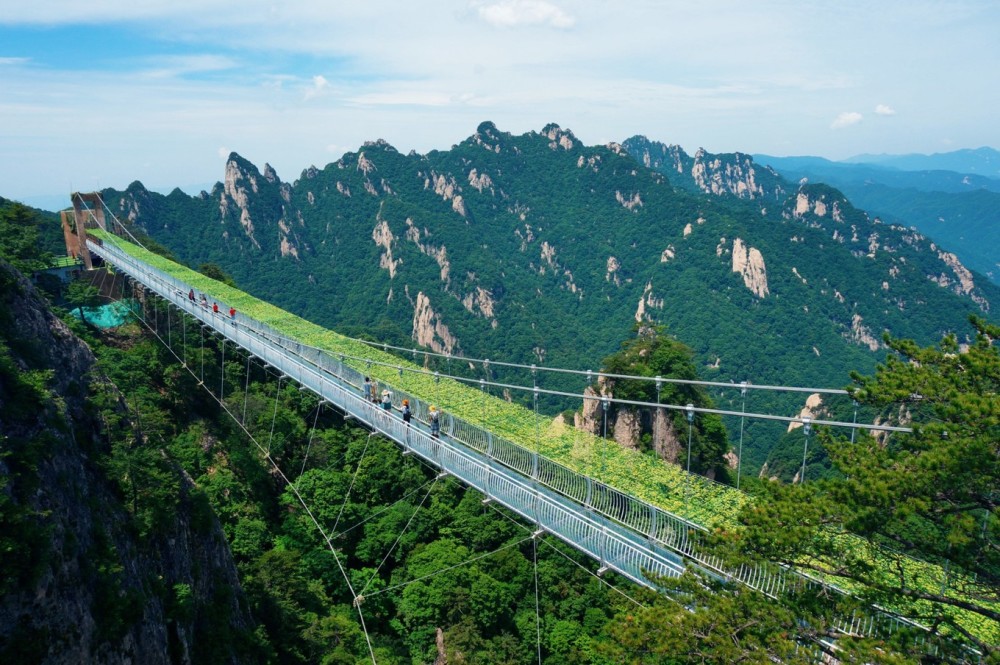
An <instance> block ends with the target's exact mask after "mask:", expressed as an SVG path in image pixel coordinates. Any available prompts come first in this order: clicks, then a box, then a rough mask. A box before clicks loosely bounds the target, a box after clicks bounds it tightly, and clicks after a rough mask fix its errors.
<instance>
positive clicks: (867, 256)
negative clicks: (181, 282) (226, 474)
mask: <svg viewBox="0 0 1000 665" xmlns="http://www.w3.org/2000/svg"><path fill="white" fill-rule="evenodd" d="M103 195H104V199H105V202H106V203H107V204H108V205H109V206H110V208H111V209H112V210H113V211H114V212H115V213H116V214H117V215H118V216H119V217H120V218H122V219H123V220H128V221H130V222H131V223H132V224H133V225H134V226H135V227H136V228H138V229H140V230H141V231H143V232H145V233H146V234H148V235H149V236H150V237H151V238H153V239H154V240H155V241H156V242H158V243H161V244H162V245H164V246H166V247H167V248H169V250H170V251H171V252H172V253H174V254H175V255H176V256H177V257H178V258H179V259H180V260H182V261H183V262H185V263H188V264H189V265H192V266H198V265H200V264H204V263H215V264H217V265H219V266H221V267H222V268H223V269H224V270H225V271H226V272H228V273H230V274H232V276H233V277H234V278H235V279H236V281H237V283H238V284H239V285H240V287H241V288H243V289H245V290H247V291H248V292H250V293H253V294H254V295H257V296H259V297H262V298H265V299H267V300H269V301H271V302H273V303H275V304H277V305H279V306H281V307H283V308H286V309H288V310H290V311H293V312H295V313H297V314H299V315H302V316H304V317H305V318H308V319H311V320H313V321H315V322H317V323H319V324H321V325H325V326H328V327H331V328H334V329H337V330H338V331H341V332H344V333H347V334H351V335H355V336H369V337H371V338H373V339H377V340H379V341H385V342H388V343H391V344H398V345H401V346H405V347H409V346H413V345H415V344H416V345H419V346H421V347H424V348H430V349H433V350H436V351H440V352H444V353H449V354H452V355H453V356H460V355H467V356H474V357H480V358H484V357H489V358H494V359H499V360H505V361H511V362H521V363H537V364H539V365H547V366H562V367H572V368H577V369H588V368H592V369H594V370H596V369H598V368H599V367H600V364H601V361H602V359H603V358H605V357H606V356H608V355H609V354H610V353H613V352H614V351H616V350H617V349H618V348H619V346H620V344H621V343H622V342H623V341H624V340H626V339H629V338H631V337H632V336H633V335H634V332H633V330H634V328H635V326H636V325H637V324H650V323H652V324H658V325H662V326H664V327H665V328H666V330H667V331H668V332H669V333H671V334H672V335H674V336H676V337H677V338H678V339H680V340H681V341H683V342H685V343H686V344H688V345H689V346H691V347H692V348H693V349H694V352H695V357H696V359H697V361H698V363H699V366H700V368H701V373H702V376H703V377H704V378H706V379H711V380H718V381H731V382H734V383H735V384H739V382H741V381H744V380H748V381H751V382H754V383H758V384H765V383H766V384H777V385H781V384H784V385H811V386H826V387H839V386H843V385H844V384H846V383H847V382H848V373H849V371H851V370H859V371H862V372H870V371H872V370H873V369H874V367H875V365H876V363H877V362H878V361H879V359H880V358H882V357H883V354H884V345H883V342H882V333H883V332H884V331H887V332H889V333H890V334H892V335H894V336H899V337H909V338H913V339H916V340H917V341H919V342H920V343H924V344H926V343H932V342H934V341H937V340H938V339H940V337H941V335H942V334H944V333H946V332H949V331H956V332H958V333H959V334H960V335H961V336H964V335H965V324H964V322H965V318H966V317H967V315H968V314H969V313H977V314H980V315H984V316H986V317H987V318H990V319H992V318H993V316H992V314H991V307H995V306H996V303H998V302H1000V286H998V285H996V284H994V283H992V282H990V281H989V280H988V279H985V278H983V277H982V276H980V275H978V274H976V273H974V272H972V271H970V270H969V269H968V268H966V266H965V265H964V264H963V262H962V261H960V260H959V258H958V257H957V256H956V255H955V254H954V253H951V252H950V251H948V250H946V249H944V248H943V247H941V246H939V245H938V244H937V243H935V242H933V241H932V240H930V239H929V238H928V237H926V236H925V235H924V234H923V233H921V232H919V231H917V230H915V229H913V228H911V227H910V225H909V224H903V223H899V222H895V221H889V220H887V219H881V218H879V217H875V216H872V215H870V214H868V213H866V212H865V211H864V210H862V209H860V208H858V207H856V206H855V205H854V204H853V203H852V201H851V200H849V198H848V197H847V196H845V194H844V193H843V192H841V191H840V190H839V189H836V188H834V187H831V186H829V185H827V184H820V183H813V182H804V183H802V182H798V181H792V180H789V179H787V178H785V177H783V176H782V174H781V172H780V171H779V170H777V169H776V168H772V167H769V166H761V165H760V164H759V163H758V162H757V161H756V160H754V158H753V157H751V156H750V155H747V154H742V153H730V154H709V153H707V152H705V151H703V150H699V151H697V152H696V153H695V154H694V155H689V154H687V153H686V152H684V150H683V149H681V148H680V147H678V146H670V145H665V144H662V143H658V142H654V141H650V140H649V139H646V138H644V137H641V136H637V137H633V138H630V139H628V140H626V141H625V142H623V143H621V144H618V143H609V144H607V145H598V146H587V145H584V144H583V143H581V142H580V141H579V140H577V139H576V137H575V136H574V135H573V133H572V132H571V131H569V130H565V129H562V128H561V127H559V126H558V125H555V124H550V125H547V126H546V127H544V128H542V130H541V131H538V132H534V131H533V132H528V133H526V134H523V135H520V136H515V135H512V134H510V133H506V132H503V131H501V130H500V129H498V128H497V127H496V126H495V125H494V124H493V123H490V122H484V123H482V124H480V126H479V127H478V128H477V130H476V132H475V133H474V134H473V135H471V136H470V137H468V138H467V139H465V140H464V141H462V142H460V143H458V144H456V145H454V146H453V147H452V148H451V149H450V150H446V151H432V152H430V153H428V154H426V155H421V154H416V153H413V152H411V153H409V154H402V153H400V152H399V151H397V150H396V149H395V148H393V147H392V146H391V145H389V144H388V143H386V142H384V141H373V142H369V143H366V144H364V145H363V146H361V147H360V148H359V149H358V150H357V151H353V152H348V153H346V154H344V155H343V157H341V158H340V159H339V160H337V161H336V162H333V163H331V164H328V165H326V166H325V167H323V168H316V167H309V168H306V169H305V170H303V171H302V172H301V173H300V174H299V176H298V177H297V178H295V179H294V180H292V181H283V180H282V179H281V178H280V177H279V176H278V174H277V173H276V172H275V171H274V169H273V168H271V167H270V166H269V165H267V164H265V165H264V167H263V169H259V168H258V167H256V166H255V165H253V164H251V163H250V162H248V161H247V160H245V159H243V158H242V157H240V156H239V155H238V154H235V153H233V154H231V155H230V157H229V159H228V161H227V163H226V168H225V174H224V178H223V180H222V181H220V182H219V183H217V184H216V185H215V186H214V187H213V188H212V190H211V191H203V192H201V193H200V194H199V195H196V196H189V195H187V194H184V193H183V192H181V191H180V190H174V191H173V192H171V193H170V194H169V195H166V196H164V195H161V194H157V193H154V192H150V191H148V190H147V189H146V188H145V187H143V185H142V184H141V183H139V182H135V183H133V184H132V185H130V186H129V187H128V188H127V189H126V190H124V191H116V190H111V189H108V190H105V191H104V192H103ZM549 376H550V375H546V378H545V379H544V381H546V382H549V383H548V385H547V386H546V387H552V388H557V389H561V390H566V391H571V392H576V393H580V392H582V391H583V389H584V387H585V386H584V385H582V383H581V382H580V381H579V379H575V378H572V377H569V378H562V379H559V378H554V379H553V378H549ZM493 378H495V379H497V380H499V381H503V380H504V378H505V377H504V375H503V372H502V371H498V373H497V375H496V376H494V377H493ZM512 397H513V398H514V399H518V398H519V396H517V395H514V396H512ZM716 398H717V400H718V401H719V402H721V403H722V404H723V405H724V406H736V407H738V406H739V390H738V386H737V387H735V388H734V389H733V390H728V391H719V392H718V393H717V394H716ZM751 400H752V401H750V400H748V402H747V410H750V411H754V410H759V411H764V410H766V409H767V408H769V407H770V406H773V405H774V404H784V405H785V407H787V408H788V409H790V410H792V411H794V412H795V413H797V412H798V410H799V409H800V408H802V406H803V404H802V400H801V398H800V397H792V398H784V401H783V402H782V400H781V398H778V397H774V396H768V395H767V394H764V393H756V394H754V396H753V397H752V398H751ZM544 406H545V407H546V408H548V409H549V410H550V411H551V410H558V409H560V408H564V407H565V405H564V404H559V403H549V404H547V405H544ZM843 406H844V405H842V404H841V405H839V406H836V405H824V404H821V403H820V404H817V403H815V402H812V405H811V407H810V408H812V409H814V411H816V412H818V413H821V412H823V409H830V408H843ZM789 415H792V414H791V413H789ZM747 434H748V437H749V439H748V440H753V441H754V442H755V443H754V445H753V446H752V450H751V451H750V453H749V454H748V456H747V462H745V463H752V464H757V465H760V464H763V463H764V462H765V461H767V460H770V461H771V462H772V464H771V468H772V469H774V462H775V461H776V459H775V458H776V456H778V457H780V455H779V454H778V453H777V452H776V450H779V449H780V448H781V445H782V440H783V437H784V438H787V437H786V436H785V433H784V430H783V428H776V427H775V426H773V425H768V424H767V423H761V422H757V423H748V427H747ZM799 459H801V455H800V454H799ZM786 465H787V466H789V467H790V466H791V465H792V463H791V462H790V461H788V462H787V464H786ZM779 466H781V465H780V464H779Z"/></svg>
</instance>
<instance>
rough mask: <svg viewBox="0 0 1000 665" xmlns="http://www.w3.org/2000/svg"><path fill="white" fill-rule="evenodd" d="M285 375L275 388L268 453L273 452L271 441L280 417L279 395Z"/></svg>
mask: <svg viewBox="0 0 1000 665" xmlns="http://www.w3.org/2000/svg"><path fill="white" fill-rule="evenodd" d="M283 378H285V377H284V376H279V377H278V387H277V388H275V389H274V413H273V414H272V415H271V435H270V436H269V437H268V438H267V454H268V455H270V454H271V441H272V440H273V439H274V423H275V421H276V420H277V419H278V397H280V396H281V380H282V379H283Z"/></svg>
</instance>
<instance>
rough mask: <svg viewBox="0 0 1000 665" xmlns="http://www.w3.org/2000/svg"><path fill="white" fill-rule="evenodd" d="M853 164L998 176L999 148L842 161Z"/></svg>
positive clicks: (865, 155)
mask: <svg viewBox="0 0 1000 665" xmlns="http://www.w3.org/2000/svg"><path fill="white" fill-rule="evenodd" d="M843 161H844V162H846V163H853V164H878V165H879V166H886V167H891V168H896V169H900V170H903V171H955V172H957V173H975V174H978V175H983V176H986V177H989V178H1000V151H998V150H995V149H993V148H990V147H987V146H983V147H981V148H975V149H971V148H966V149H963V150H953V151H951V152H939V153H934V154H932V155H921V154H917V153H913V154H908V155H884V154H883V155H871V154H862V155H855V156H854V157H849V158H848V159H845V160H843Z"/></svg>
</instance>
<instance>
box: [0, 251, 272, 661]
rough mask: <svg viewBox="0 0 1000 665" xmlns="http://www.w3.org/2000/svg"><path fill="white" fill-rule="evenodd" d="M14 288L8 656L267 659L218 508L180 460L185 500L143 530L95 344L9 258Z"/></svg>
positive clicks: (1, 589) (3, 318)
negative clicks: (116, 454)
mask: <svg viewBox="0 0 1000 665" xmlns="http://www.w3.org/2000/svg"><path fill="white" fill-rule="evenodd" d="M0 284H2V288H0V294H2V302H0V330H3V331H5V332H3V333H2V339H0V360H2V363H0V375H2V380H0V412H2V413H3V420H2V422H0V436H2V447H0V451H2V454H0V522H2V529H0V532H2V534H3V535H2V536H0V562H2V564H3V565H2V569H3V576H2V577H3V580H2V582H0V662H4V663H17V662H32V663H84V662H87V663H191V662H205V657H206V656H209V657H210V658H209V659H210V660H212V661H214V662H234V663H235V662H254V661H255V660H256V658H255V657H253V656H252V655H250V654H249V653H242V652H243V651H244V647H243V646H235V647H234V644H237V640H233V639H232V637H233V636H236V635H240V634H243V635H249V634H250V633H251V632H252V630H253V628H254V626H253V621H252V619H251V617H250V615H249V612H248V610H247V605H246V601H245V599H244V597H243V594H242V592H241V590H240V584H239V580H238V579H237V575H236V570H235V567H234V565H233V561H232V558H231V556H230V553H229V548H228V546H227V544H226V541H225V538H224V536H223V534H222V531H221V529H220V528H219V525H218V523H217V521H216V520H215V519H214V517H213V515H212V513H211V510H210V509H209V508H207V506H204V505H201V504H199V502H198V501H197V500H196V498H195V497H194V496H193V493H192V491H191V490H192V484H191V482H190V480H189V479H188V478H186V477H185V476H184V474H183V473H182V472H180V471H179V470H174V471H173V473H174V474H175V480H176V482H177V485H178V487H179V488H180V496H179V497H177V500H176V501H177V507H176V510H175V511H174V513H173V514H172V516H171V517H170V519H169V520H168V521H167V523H166V524H165V525H164V526H163V528H161V529H158V530H157V531H156V532H155V533H153V534H145V535H144V534H143V532H142V530H141V529H140V528H139V527H138V526H137V524H136V523H135V520H134V516H133V515H132V514H130V512H129V510H128V509H127V506H126V503H125V501H126V500H127V497H123V496H122V494H121V491H120V488H119V486H118V485H117V484H116V483H115V482H114V481H113V480H111V479H110V478H109V477H108V475H107V471H108V465H107V457H108V452H109V450H108V441H107V438H108V431H107V428H106V420H105V418H104V416H103V415H102V412H101V411H99V410H97V409H96V408H94V405H93V403H92V402H90V401H89V400H88V396H89V395H90V394H91V392H92V386H93V385H94V383H95V382H101V381H102V379H101V372H100V370H99V368H98V367H97V365H96V364H95V358H94V356H93V354H92V353H91V351H90V349H89V348H88V347H87V345H86V344H85V343H83V342H82V341H81V340H79V339H78V338H77V337H76V336H74V335H73V334H72V333H71V332H70V330H69V329H68V328H67V327H66V326H65V325H64V324H63V323H62V321H60V320H59V319H58V318H56V317H55V316H54V315H53V314H52V313H51V311H50V310H49V308H48V306H47V303H46V302H45V301H44V300H43V299H42V298H41V297H40V296H39V295H38V293H37V292H36V291H35V290H34V288H33V287H32V286H31V284H30V283H29V282H27V281H26V280H25V279H24V278H23V277H21V276H20V275H19V274H17V273H16V272H14V271H13V270H12V269H11V268H10V266H8V265H7V264H6V263H3V262H0ZM106 388H108V390H109V391H110V392H109V394H115V390H116V389H115V388H114V387H113V386H106ZM105 408H108V409H111V410H112V411H114V412H117V413H119V414H122V413H124V412H125V410H126V407H125V405H124V403H123V402H115V401H114V400H112V402H111V403H109V404H107V405H106V406H105ZM138 445H150V444H149V442H142V443H139V444H138ZM249 643H250V641H249V640H247V641H245V642H244V645H246V644H249Z"/></svg>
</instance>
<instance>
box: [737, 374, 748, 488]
mask: <svg viewBox="0 0 1000 665" xmlns="http://www.w3.org/2000/svg"><path fill="white" fill-rule="evenodd" d="M740 394H741V395H742V396H743V405H742V406H741V407H740V450H739V453H738V454H737V455H736V489H739V488H740V474H741V473H742V471H743V421H744V420H745V419H746V413H747V382H746V381H744V382H743V383H742V384H741V388H740Z"/></svg>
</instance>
